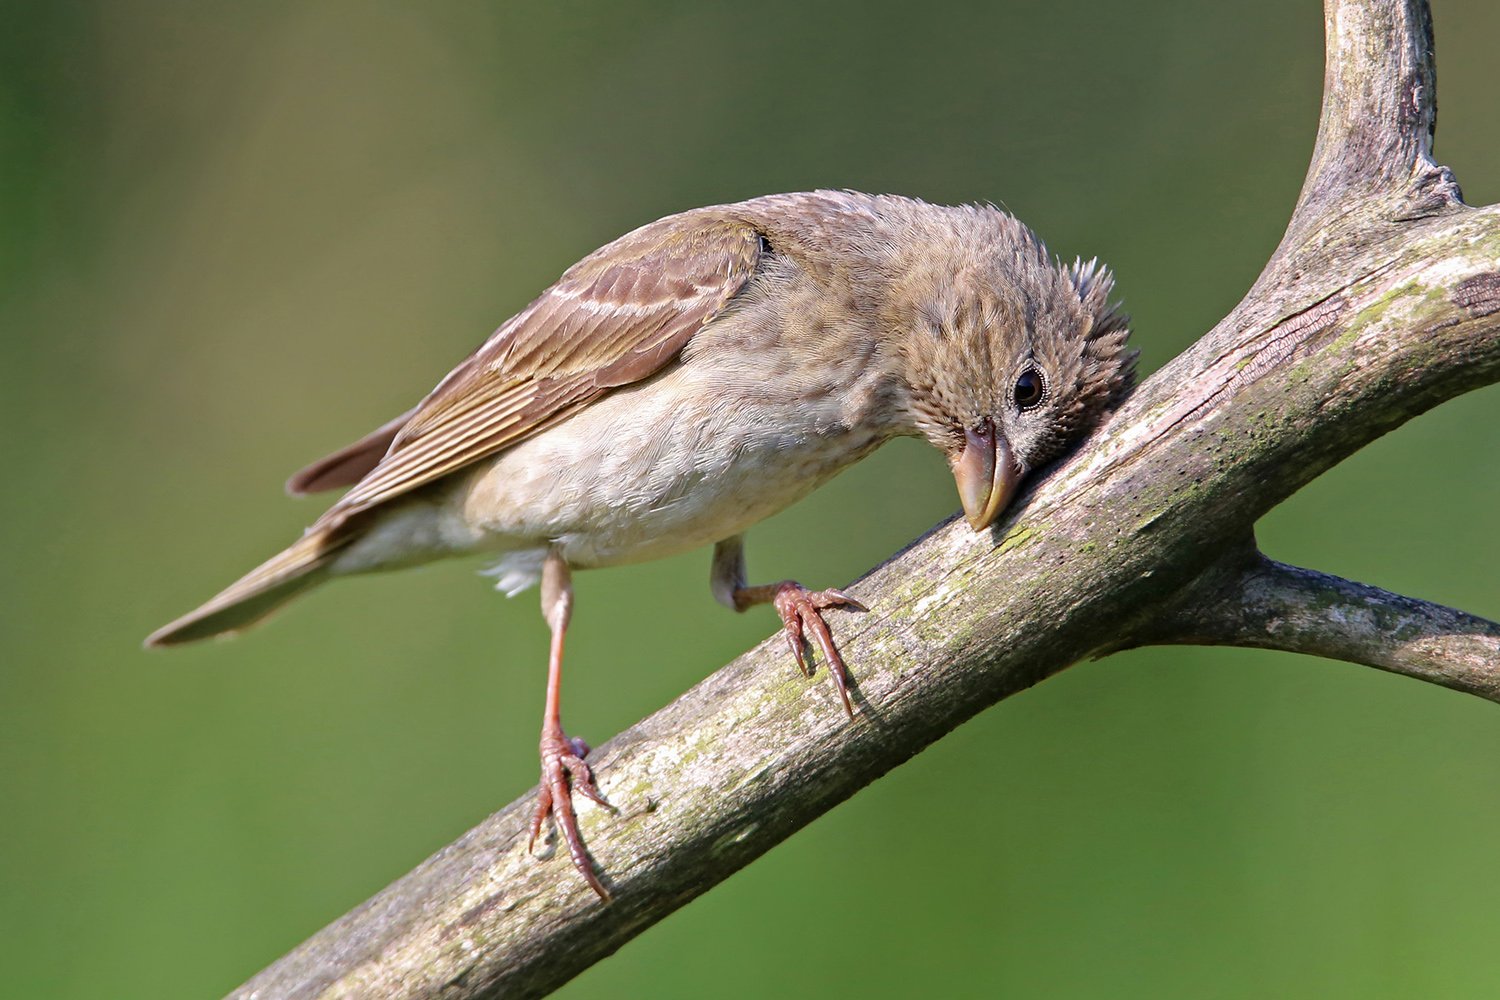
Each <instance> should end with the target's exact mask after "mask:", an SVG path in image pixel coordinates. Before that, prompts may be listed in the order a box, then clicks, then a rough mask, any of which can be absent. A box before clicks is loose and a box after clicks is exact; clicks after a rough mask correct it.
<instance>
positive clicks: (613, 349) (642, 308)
mask: <svg viewBox="0 0 1500 1000" xmlns="http://www.w3.org/2000/svg"><path fill="white" fill-rule="evenodd" d="M760 247H761V243H760V238H759V236H758V234H757V233H756V231H755V229H754V228H753V227H751V226H750V225H748V224H746V223H744V222H741V221H737V220H735V219H732V218H729V217H726V216H725V215H724V214H719V213H713V212H710V211H707V210H704V211H699V212H691V213H686V214H684V215H680V216H673V217H670V218H667V219H662V220H660V221H659V222H654V223H652V224H651V225H649V226H645V227H643V228H641V229H638V230H636V231H635V232H633V233H630V234H628V235H626V236H623V237H621V238H620V239H618V240H616V241H615V242H614V243H611V244H609V245H608V246H606V247H604V248H603V249H601V250H598V251H596V252H595V253H593V254H591V255H590V256H588V257H586V258H584V259H583V260H582V261H580V262H579V263H577V264H575V265H574V266H573V267H571V268H569V269H568V271H567V273H565V274H564V275H563V276H562V278H561V279H560V280H559V281H558V282H557V284H555V285H553V286H552V287H551V288H549V289H548V290H547V291H545V292H543V293H542V295H541V296H540V297H539V298H538V299H537V300H536V301H535V302H533V303H531V305H529V306H528V307H527V308H526V309H525V310H523V311H522V312H521V313H519V314H517V315H516V316H515V317H513V318H512V319H510V320H509V321H507V322H506V323H505V324H504V325H503V326H501V327H500V329H498V330H496V331H495V333H494V335H493V336H492V337H490V339H489V340H488V341H487V342H486V343H485V344H484V346H482V347H481V348H480V349H479V350H478V351H476V352H475V353H474V354H473V355H472V356H471V357H470V358H469V359H468V360H467V361H465V362H464V363H463V364H461V365H460V366H459V367H458V368H456V369H454V370H453V372H452V373H450V374H449V375H448V377H447V378H445V379H443V381H442V382H441V383H439V385H438V387H437V388H436V389H434V390H433V392H432V393H431V395H429V396H428V397H427V398H426V399H425V400H423V401H422V403H421V405H420V406H418V407H417V409H416V410H415V411H414V412H413V413H412V414H411V417H410V419H409V420H407V421H406V422H405V424H404V425H403V426H402V427H401V429H400V431H399V432H398V433H397V434H396V435H395V438H394V440H393V442H392V444H391V447H390V450H389V451H388V452H386V454H385V456H384V458H382V459H381V460H380V462H379V464H377V465H376V466H375V467H374V468H373V469H371V470H370V472H369V474H368V475H366V476H365V477H364V478H363V479H361V480H360V481H359V482H358V483H356V484H355V485H354V487H353V488H352V489H351V490H350V491H349V492H348V493H347V494H345V495H344V497H343V498H342V499H341V500H340V501H339V502H338V503H337V504H336V505H335V506H334V507H333V508H332V509H331V510H330V511H329V512H328V513H327V514H326V515H324V519H323V523H324V524H328V523H329V522H338V521H342V520H344V519H346V518H347V517H349V516H350V515H351V514H354V513H356V512H358V511H362V510H367V509H369V508H371V507H374V506H376V505H377V504H381V503H384V502H386V501H388V500H390V499H392V498H394V497H398V496H401V495H402V494H405V493H408V492H410V491H412V490H414V489H417V488H418V487H420V486H423V485H425V484H427V483H430V482H432V481H434V480H436V479H438V478H440V477H442V476H445V475H448V474H449V473H451V472H454V471H456V470H458V469H461V468H463V467H464V466H466V465H469V464H471V463H473V462H476V461H478V460H480V459H482V458H485V457H487V456H489V455H492V454H494V453H495V452H497V451H500V450H501V449H503V448H506V447H509V446H511V445H514V444H516V443H518V442H520V441H523V440H525V439H526V438H528V437H530V436H532V435H533V434H536V433H538V432H539V431H541V430H544V429H545V428H547V427H550V426H552V425H553V424H555V423H557V422H558V421H560V420H563V419H566V418H567V417H568V416H569V415H570V414H572V413H573V412H574V411H575V410H576V409H577V408H578V407H580V406H583V405H585V404H586V403H588V402H589V401H591V400H593V399H596V398H598V397H599V396H601V395H603V394H604V393H606V392H608V391H609V390H610V389H612V388H615V387H618V386H622V385H628V384H630V383H632V382H639V381H641V380H643V379H646V378H649V377H650V376H651V375H653V374H655V373H656V372H658V371H660V370H661V369H662V368H663V367H665V366H666V365H667V364H669V363H670V362H671V361H672V360H673V359H674V358H676V357H677V355H678V354H679V353H680V352H681V351H682V349H683V347H684V346H685V345H686V344H687V342H688V340H690V339H691V338H692V336H693V334H695V333H696V332H697V331H698V330H699V329H701V328H702V327H703V325H704V324H705V323H707V322H709V321H710V320H712V319H713V318H714V317H715V316H717V315H718V314H719V312H720V311H721V310H722V309H723V308H724V307H725V306H726V305H727V304H728V303H729V301H730V300H731V299H732V298H734V296H735V295H736V294H738V293H739V291H740V289H742V288H743V287H744V285H745V283H746V282H747V281H748V280H749V278H750V276H751V275H752V274H753V273H754V270H755V266H756V263H757V261H758V260H759V257H760Z"/></svg>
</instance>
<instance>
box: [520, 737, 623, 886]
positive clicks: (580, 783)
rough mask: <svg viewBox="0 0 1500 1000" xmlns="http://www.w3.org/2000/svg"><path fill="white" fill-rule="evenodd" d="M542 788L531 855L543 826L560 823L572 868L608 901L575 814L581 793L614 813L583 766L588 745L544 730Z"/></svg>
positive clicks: (592, 776) (538, 800)
mask: <svg viewBox="0 0 1500 1000" xmlns="http://www.w3.org/2000/svg"><path fill="white" fill-rule="evenodd" d="M541 751H542V784H541V788H540V790H539V791H538V792H537V796H536V813H535V815H534V816H533V817H532V819H531V840H530V842H529V843H528V844H527V845H526V850H527V851H528V852H529V851H530V850H531V849H532V848H533V847H535V846H536V838H537V835H538V834H540V833H541V832H542V824H543V823H544V822H546V820H547V817H548V816H551V817H552V818H553V819H554V820H556V822H557V829H558V831H559V832H560V833H561V834H562V839H563V843H565V844H566V845H567V847H568V856H569V857H571V858H572V859H573V867H574V868H576V869H578V873H579V874H580V875H582V876H583V880H584V881H585V882H587V883H588V884H589V888H591V889H593V890H594V892H596V893H598V894H599V898H600V899H603V900H606V901H608V900H609V898H610V896H609V890H608V889H606V888H604V883H602V882H600V881H599V876H597V875H595V874H594V866H593V863H592V862H591V861H590V860H589V856H588V854H587V852H585V851H584V849H583V838H582V837H580V836H579V835H578V816H577V814H576V813H575V812H574V811H573V794H574V793H575V792H578V793H582V794H583V795H584V796H585V797H586V798H588V799H591V800H593V801H594V802H596V803H598V804H599V805H601V806H603V807H604V808H606V809H610V810H613V808H614V807H613V806H611V805H610V804H609V803H608V802H606V801H604V796H603V795H601V794H600V793H599V788H598V786H597V785H595V784H594V772H593V770H592V769H591V768H590V767H589V766H588V764H586V763H584V758H585V757H587V756H588V754H589V745H588V744H587V743H585V742H584V741H583V740H581V739H578V738H576V737H575V738H572V739H570V738H568V737H567V736H565V735H563V731H562V727H561V726H547V727H545V728H544V729H543V730H542V742H541Z"/></svg>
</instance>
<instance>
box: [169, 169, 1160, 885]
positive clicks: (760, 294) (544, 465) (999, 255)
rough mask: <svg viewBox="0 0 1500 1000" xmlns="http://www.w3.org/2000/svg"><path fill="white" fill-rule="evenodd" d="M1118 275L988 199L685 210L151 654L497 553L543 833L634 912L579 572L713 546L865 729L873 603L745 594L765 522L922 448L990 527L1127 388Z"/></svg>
mask: <svg viewBox="0 0 1500 1000" xmlns="http://www.w3.org/2000/svg"><path fill="white" fill-rule="evenodd" d="M1111 285H1112V279H1111V277H1110V275H1109V272H1108V271H1106V270H1104V269H1102V268H1099V267H1097V266H1096V265H1095V264H1094V263H1093V262H1090V263H1087V264H1083V263H1078V262H1075V263H1074V264H1073V265H1072V266H1071V267H1065V266H1063V265H1061V264H1060V263H1058V262H1056V261H1054V260H1053V259H1052V258H1051V257H1050V256H1049V255H1048V252H1047V249H1046V247H1044V246H1043V245H1042V242H1041V241H1040V240H1039V239H1038V238H1037V237H1036V235H1035V234H1033V233H1032V232H1031V230H1029V229H1027V228H1026V227H1025V226H1023V225H1022V224H1021V223H1020V222H1018V221H1016V220H1015V219H1014V218H1012V217H1011V216H1009V215H1006V214H1005V213H1003V212H1001V211H999V210H998V209H995V208H993V207H989V206H966V207H961V208H947V207H941V206H937V205H929V204H926V203H924V202H921V201H916V200H913V199H909V198H900V197H892V196H879V197H877V196H870V195H864V194H857V193H854V192H832V191H818V192H812V193H806V194H785V195H771V196H768V197H764V198H756V199H753V200H751V201H745V202H740V203H738V204H733V205H720V206H715V207H712V208H700V209H696V210H693V211H690V212H684V213H682V214H680V215H673V216H668V217H667V218H665V219H661V220H659V221H657V222H653V223H651V224H650V225H647V226H643V227H642V228H640V229H637V230H635V231H634V232H632V233H629V234H627V235H625V236H622V237H621V238H620V239H618V240H616V241H614V242H613V243H611V244H609V245H608V246H606V247H604V248H603V249H601V250H598V251H596V252H594V253H593V254H590V255H589V256H588V257H585V258H584V259H583V260H582V261H580V262H579V263H577V264H575V265H574V266H573V267H571V268H569V269H568V270H567V272H566V273H564V274H563V276H562V278H560V279H559V280H558V282H557V283H556V284H555V285H553V286H552V287H551V288H549V289H547V290H546V291H545V292H543V293H542V295H541V296H540V297H539V298H537V299H536V301H534V302H532V303H531V305H529V306H527V307H526V308H525V309H523V310H522V311H521V312H520V313H518V314H517V315H516V316H514V317H512V318H511V319H510V320H508V321H507V322H506V323H505V324H504V325H503V326H501V327H500V328H499V329H498V330H496V331H495V333H494V335H493V336H491V337H490V338H489V340H487V341H485V343H484V344H483V345H482V346H481V347H480V348H479V349H478V350H477V351H475V352H474V354H472V355H471V356H470V357H469V358H468V359H467V360H466V361H464V362H463V363H462V364H460V365H459V366H458V367H457V368H455V369H454V370H453V371H452V372H451V373H449V375H448V376H447V377H446V378H444V379H443V380H442V381H441V382H440V383H438V386H437V388H436V389H434V390H433V391H432V392H431V393H429V394H428V396H427V398H426V399H424V400H422V402H421V403H419V404H418V405H417V406H416V407H415V408H414V409H412V410H410V411H409V412H407V413H404V414H402V415H401V416H399V417H397V418H396V419H395V420H392V421H390V422H389V423H387V424H385V425H384V426H382V427H380V428H378V429H377V430H375V431H372V432H371V433H370V434H369V435H367V436H366V437H364V438H361V439H360V440H359V441H356V442H355V443H354V444H352V445H350V446H348V447H347V448H344V449H343V450H342V451H339V452H336V453H335V454H333V455H330V456H329V457H328V458H325V459H323V460H322V461H320V462H317V463H316V464H314V465H311V466H309V467H308V468H306V469H304V470H302V471H301V472H299V473H297V474H296V475H295V476H293V477H292V478H291V480H290V481H289V482H288V484H287V488H288V490H289V491H290V492H291V493H293V494H304V493H314V492H318V491H320V490H327V489H333V488H335V487H341V486H348V487H350V489H349V491H348V492H347V493H345V494H344V496H343V497H342V498H341V499H340V500H339V501H338V502H337V503H335V504H334V505H333V506H332V507H331V508H329V510H328V511H327V512H326V513H325V514H323V516H322V517H320V518H318V520H317V521H316V522H315V523H314V524H313V525H312V527H310V528H309V529H308V530H307V531H306V532H305V533H304V534H303V536H302V537H301V538H300V539H299V540H298V541H296V542H295V543H293V544H292V546H291V547H290V548H288V549H286V550H285V551H283V552H282V553H280V554H279V555H276V556H274V557H272V558H271V559H270V560H269V561H267V562H266V563H264V564H263V565H261V566H259V567H257V568H256V569H254V570H252V571H251V572H250V573H249V574H248V575H246V576H245V577H243V578H242V579H240V580H239V581H237V582H236V583H234V584H233V585H231V586H230V587H229V588H228V589H227V590H225V591H224V592H223V593H221V594H219V595H218V596H217V597H215V598H213V599H212V600H210V601H209V602H208V603H207V604H204V605H203V606H202V607H200V608H198V609H197V610H196V611H193V612H191V613H189V614H187V615H185V616H183V617H182V618H179V619H178V620H177V621H174V622H172V623H171V624H170V625H167V626H165V627H163V628H161V629H160V630H158V631H157V632H155V633H154V634H152V635H151V637H150V638H148V639H147V640H146V643H147V645H148V646H166V645H171V644H174V643H181V642H189V641H192V640H194V639H203V638H207V637H209V636H213V635H220V634H223V633H229V632H235V631H238V630H240V629H242V628H245V627H246V626H248V625H250V624H251V623H253V622H255V621H257V620H258V619H260V618H262V617H264V616H265V615H267V614H269V613H270V612H271V611H272V610H274V609H275V608H276V607H278V606H279V605H281V604H282V603H283V602H285V601H287V600H289V599H290V598H292V597H293V596H295V595H297V594H299V593H301V592H302V591H304V590H307V589H308V588H310V587H312V586H313V585H315V584H318V583H321V582H323V581H324V580H327V579H330V578H332V577H337V576H344V575H347V574H351V573H363V572H367V571H370V570H382V569H390V568H393V567H399V566H408V565H412V564H415V563H420V562H425V561H428V560H432V559H437V558H439V557H442V556H450V555H461V554H466V553H491V554H493V555H495V556H497V561H496V563H495V565H494V568H493V570H491V571H490V572H492V573H493V575H494V576H496V577H497V579H498V584H497V585H498V588H499V589H500V590H503V591H505V592H506V593H507V594H516V593H518V592H519V591H521V590H523V589H525V588H526V587H529V586H531V585H532V584H534V583H537V582H540V583H541V595H542V613H543V615H544V616H545V618H546V620H547V624H548V625H549V626H550V627H551V630H552V649H551V656H550V660H549V664H548V675H547V702H546V710H545V712H544V714H543V716H542V736H541V760H542V779H541V791H540V793H539V796H538V802H537V810H536V815H535V819H534V821H533V824H532V834H531V835H532V841H533V843H534V842H535V839H536V836H537V834H538V833H539V831H540V830H541V827H542V824H543V822H544V821H545V820H546V819H547V817H548V816H549V815H550V816H553V817H555V819H556V822H557V825H558V827H559V829H560V830H561V833H562V837H563V839H564V841H565V842H566V844H567V847H568V852H569V854H570V855H571V856H572V859H573V863H574V865H575V866H576V867H577V869H578V871H579V872H580V873H581V874H582V875H583V877H584V878H585V879H586V880H587V881H588V884H589V885H590V886H592V887H593V889H594V891H595V892H597V893H598V894H599V895H600V896H601V897H604V898H608V895H609V894H608V892H607V891H606V889H605V887H604V885H603V884H602V883H601V882H600V880H599V878H598V877H597V876H596V875H595V873H594V870H593V866H592V865H591V863H590V861H589V858H588V856H587V854H585V852H584V849H583V845H582V842H581V840H580V839H579V835H578V824H577V820H576V818H575V815H574V810H573V803H572V798H571V796H572V794H573V793H574V792H579V793H582V794H583V795H586V796H587V797H589V798H591V799H593V800H595V801H596V802H599V803H601V804H605V803H604V800H603V798H602V797H601V795H600V794H599V791H598V789H597V788H596V786H595V784H594V780H593V775H592V773H591V771H590V769H589V765H588V764H586V763H584V758H585V757H586V756H587V754H588V747H587V745H586V744H584V743H583V741H581V740H578V739H570V738H569V737H568V736H566V735H565V734H564V732H563V727H562V718H561V709H560V701H559V699H560V686H561V681H562V650H563V636H564V633H565V632H566V630H567V627H568V620H569V617H570V616H571V614H572V610H573V594H572V587H571V583H570V574H571V571H572V570H573V569H575V568H589V567H595V566H612V565H617V564H621V563H630V562H637V561H641V560H646V559H653V558H657V557H659V556H666V555H671V554H673V553H676V552H681V551H684V550H687V549H692V548H696V547H698V546H701V545H706V544H709V543H713V544H714V556H713V574H712V588H713V593H714V596H715V597H716V598H717V599H718V600H719V601H720V602H721V603H723V604H726V605H728V606H729V607H731V608H733V609H735V610H736V611H743V610H745V609H746V608H748V607H750V606H751V605H754V604H763V603H770V604H772V605H774V606H775V608H776V610H777V611H778V612H779V613H780V615H781V620H782V622H783V624H784V626H785V635H786V638H787V642H788V644H789V645H790V646H791V649H792V652H793V653H794V654H795V656H796V658H797V661H798V664H799V665H801V666H802V667H803V669H804V670H806V669H807V664H806V662H805V660H804V652H803V646H804V641H805V640H804V630H806V631H807V632H810V633H811V635H812V638H813V639H814V640H815V641H816V642H817V644H818V646H819V648H820V650H821V651H822V653H823V656H824V658H825V660H826V661H827V664H828V668H829V673H830V674H831V675H832V677H833V679H834V681H835V683H836V685H837V687H838V692H839V696H840V697H841V698H842V699H843V704H844V708H845V710H846V711H848V712H849V714H850V715H851V717H852V715H853V709H852V707H851V705H850V702H849V694H848V691H847V690H846V684H845V672H844V664H843V661H842V660H841V659H840V657H839V654H838V650H837V649H836V647H835V646H834V644H833V641H832V638H831V637H830V635H829V632H828V628H827V626H826V625H825V624H824V621H823V617H822V612H823V611H824V610H826V609H828V608H833V607H841V606H842V607H851V608H855V609H860V610H862V608H861V606H860V605H859V604H858V602H856V601H855V600H854V599H853V598H851V597H849V596H848V595H847V594H844V593H841V592H840V591H837V590H824V591H809V590H808V589H806V588H805V587H803V586H802V585H801V584H798V583H795V582H793V581H790V580H784V581H782V582H780V583H773V584H768V585H765V586H747V585H746V582H745V571H744V558H743V554H742V549H741V534H742V533H743V532H744V531H745V529H747V528H748V527H750V526H751V525H753V524H755V523H756V522H758V521H760V520H762V519H763V518H766V517H768V516H770V515H771V514H774V513H775V512H777V511H779V510H781V509H782V508H784V507H786V506H787V505H789V504H791V503H792V502H794V501H796V500H798V499H800V498H801V497H803V496H805V495H807V494H808V493H809V492H811V491H812V490H813V489H814V488H816V487H817V486H819V485H820V484H822V483H823V482H825V481H826V480H827V479H829V477H831V476H832V475H833V474H834V473H836V472H838V471H839V470H840V469H843V468H844V467H845V466H848V465H849V464H851V463H852V462H855V461H857V460H858V459H860V458H862V457H864V456H865V455H867V454H869V452H870V451H872V450H873V449H875V448H876V447H877V446H879V445H880V444H881V443H883V442H884V441H886V440H888V439H890V438H892V437H896V436H898V435H908V436H920V437H924V438H926V439H927V440H928V441H930V442H931V443H932V444H933V446H935V447H936V448H938V449H939V450H941V451H942V452H943V454H944V455H946V456H947V458H948V461H949V463H950V464H951V466H952V469H953V474H954V477H955V478H956V480H957V483H958V494H959V498H960V499H961V501H962V502H963V509H964V513H965V515H966V516H967V518H968V521H969V523H970V524H971V525H972V526H973V528H974V530H975V531H982V530H984V529H985V528H986V527H988V526H989V525H990V524H991V523H992V522H993V521H994V520H995V518H996V517H997V516H998V515H999V513H1000V511H1001V510H1002V509H1004V507H1005V505H1006V503H1007V502H1008V501H1009V500H1010V498H1011V497H1012V496H1013V495H1014V493H1015V491H1016V488H1017V486H1018V484H1019V483H1020V482H1021V481H1022V479H1024V478H1025V476H1026V475H1027V473H1029V472H1031V471H1032V470H1034V469H1036V468H1037V467H1039V466H1041V465H1043V464H1045V463H1046V462H1048V461H1050V460H1052V459H1054V458H1056V457H1057V456H1058V455H1060V454H1061V453H1062V452H1063V450H1064V449H1066V448H1067V447H1068V446H1069V445H1070V444H1072V443H1073V442H1075V441H1076V440H1078V439H1079V438H1080V437H1081V436H1082V435H1083V434H1085V433H1086V432H1087V431H1088V430H1089V429H1090V428H1091V427H1092V426H1094V424H1095V423H1097V421H1098V420H1099V418H1100V416H1101V415H1102V414H1103V413H1104V412H1105V411H1106V410H1107V409H1108V408H1109V407H1110V406H1111V405H1113V404H1114V403H1115V402H1116V401H1118V400H1119V399H1120V397H1121V396H1122V395H1123V394H1124V393H1125V392H1127V391H1128V390H1129V388H1130V386H1131V384H1132V380H1133V370H1134V363H1135V353H1134V352H1133V351H1130V350H1128V349H1127V348H1126V339H1127V337H1128V335H1129V333H1128V330H1127V328H1126V324H1127V320H1126V318H1125V317H1124V316H1123V315H1122V314H1121V313H1120V312H1118V311H1117V309H1116V307H1115V306H1114V305H1113V304H1112V303H1111V302H1110V301H1109V295H1110V289H1111Z"/></svg>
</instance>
